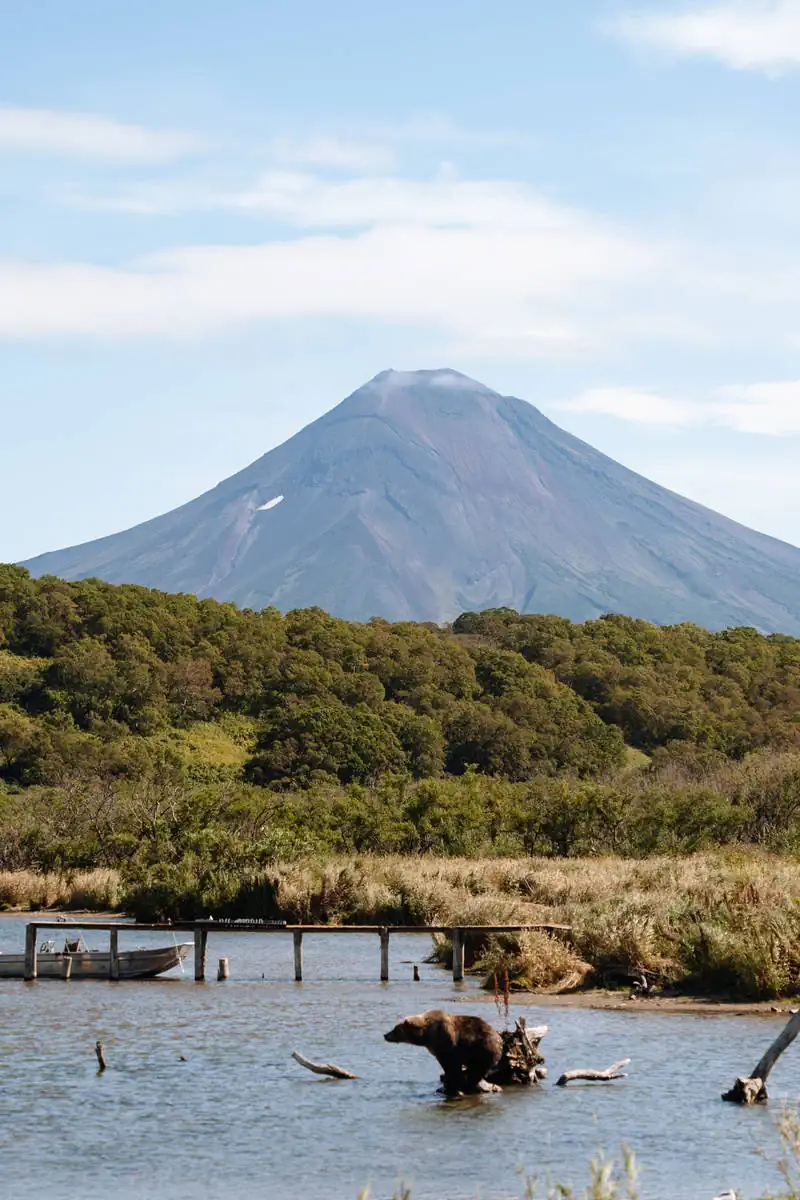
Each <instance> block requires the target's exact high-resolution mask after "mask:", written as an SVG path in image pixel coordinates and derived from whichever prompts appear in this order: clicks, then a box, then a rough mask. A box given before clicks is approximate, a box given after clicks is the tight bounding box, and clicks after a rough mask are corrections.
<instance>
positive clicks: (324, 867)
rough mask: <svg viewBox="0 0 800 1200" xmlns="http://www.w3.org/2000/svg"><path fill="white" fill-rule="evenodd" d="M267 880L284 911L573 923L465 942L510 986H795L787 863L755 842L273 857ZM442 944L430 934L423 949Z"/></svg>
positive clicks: (432, 920) (798, 981)
mask: <svg viewBox="0 0 800 1200" xmlns="http://www.w3.org/2000/svg"><path fill="white" fill-rule="evenodd" d="M270 884H271V891H272V896H273V908H272V912H273V914H274V915H277V914H280V915H281V916H284V917H286V918H287V919H289V920H298V921H336V922H343V923H360V922H363V923H370V922H375V923H379V922H386V923H392V922H396V923H408V924H442V925H485V924H534V923H536V922H539V921H541V922H555V923H560V924H566V925H570V926H571V927H572V931H573V935H572V942H571V944H565V943H564V942H563V941H560V940H557V939H554V938H553V937H551V936H550V935H548V934H544V933H535V934H529V935H524V936H523V937H513V936H508V937H503V938H500V939H488V938H487V939H486V940H485V941H484V942H483V944H480V943H478V942H477V941H475V942H473V945H472V947H471V952H472V961H473V962H475V961H476V960H477V964H478V966H479V967H480V968H481V969H483V970H484V971H485V974H486V975H487V980H488V981H491V978H492V976H493V974H494V973H495V972H500V974H501V975H502V974H503V973H505V972H506V971H507V972H508V976H509V979H510V980H511V982H512V984H515V985H516V986H520V987H527V988H541V989H559V988H562V989H563V988H565V987H568V986H572V987H574V986H577V985H578V984H579V983H581V982H582V981H585V982H591V983H594V984H597V983H603V982H605V981H607V980H609V981H610V980H613V979H615V978H618V977H619V975H620V971H622V972H624V971H631V972H634V971H635V970H637V969H644V970H647V971H652V972H653V973H654V974H655V975H656V976H657V978H658V979H659V980H660V981H661V982H662V983H667V984H670V983H671V984H676V985H680V986H681V987H682V988H683V989H684V990H687V991H697V992H704V993H718V994H729V995H737V996H741V997H751V998H754V999H756V998H768V997H775V996H782V995H790V994H797V993H798V992H800V910H799V909H798V905H797V903H796V899H795V898H796V897H800V863H798V862H796V861H794V860H792V859H789V858H784V857H779V856H775V855H770V854H767V853H762V852H754V851H752V850H748V851H741V850H737V851H724V852H718V853H709V854H698V855H693V856H690V857H684V858H653V859H647V860H633V859H616V858H592V859H561V860H559V859H485V860H471V859H436V858H391V857H386V858H379V857H375V858H372V857H369V856H365V857H361V858H358V859H349V860H344V859H341V860H336V859H334V860H330V859H329V860H325V861H308V862H300V863H293V864H287V865H284V866H278V867H276V868H275V869H273V870H272V871H271V872H270ZM468 954H469V948H468ZM449 955H450V947H449V945H448V944H447V943H446V942H444V941H442V942H440V944H439V945H438V946H437V950H436V957H437V958H438V959H439V960H440V961H443V962H446V961H448V959H449ZM469 962H470V958H469V957H468V965H469ZM590 968H591V971H590Z"/></svg>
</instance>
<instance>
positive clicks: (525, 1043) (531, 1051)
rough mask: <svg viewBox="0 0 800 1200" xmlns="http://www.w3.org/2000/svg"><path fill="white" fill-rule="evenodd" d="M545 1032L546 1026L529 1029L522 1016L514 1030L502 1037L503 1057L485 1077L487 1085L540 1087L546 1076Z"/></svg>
mask: <svg viewBox="0 0 800 1200" xmlns="http://www.w3.org/2000/svg"><path fill="white" fill-rule="evenodd" d="M546 1033H547V1026H546V1025H535V1026H534V1027H533V1028H532V1029H528V1026H527V1023H526V1021H525V1018H524V1017H520V1018H519V1020H518V1021H517V1023H516V1026H515V1027H514V1029H506V1030H505V1031H504V1032H503V1033H501V1034H500V1036H501V1038H502V1039H503V1056H502V1058H501V1059H500V1062H499V1063H498V1064H497V1066H496V1067H494V1068H493V1069H492V1070H491V1071H490V1072H489V1074H488V1075H487V1076H486V1082H487V1083H494V1084H498V1085H499V1086H500V1087H508V1086H509V1085H510V1084H522V1085H524V1086H529V1085H530V1084H538V1083H539V1081H540V1080H541V1079H544V1078H545V1077H546V1075H547V1072H546V1070H545V1069H544V1067H543V1066H542V1064H543V1063H544V1056H543V1055H542V1054H541V1052H540V1050H539V1043H540V1042H541V1040H542V1038H543V1037H544V1035H545V1034H546Z"/></svg>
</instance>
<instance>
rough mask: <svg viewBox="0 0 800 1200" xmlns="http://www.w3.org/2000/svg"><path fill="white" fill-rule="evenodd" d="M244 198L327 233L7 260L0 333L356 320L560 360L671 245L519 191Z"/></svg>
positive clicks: (336, 186)
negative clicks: (144, 252)
mask: <svg viewBox="0 0 800 1200" xmlns="http://www.w3.org/2000/svg"><path fill="white" fill-rule="evenodd" d="M226 202H227V203H229V202H231V199H230V198H227V199H226ZM215 203H216V201H215ZM237 203H239V204H241V205H243V206H252V207H254V208H257V209H258V211H259V212H261V213H263V214H265V215H267V216H269V217H270V218H272V219H273V220H276V219H277V220H279V221H281V222H283V223H285V224H293V225H295V226H299V227H301V228H302V229H303V230H309V231H312V230H313V231H314V233H313V234H312V233H305V234H303V235H298V236H295V237H293V238H286V239H283V240H273V241H269V242H262V243H259V244H255V245H244V246H242V245H240V246H235V245H219V246H193V247H186V248H181V249H175V250H172V251H170V252H168V253H162V254H160V255H158V256H154V257H150V258H147V259H142V260H138V261H136V262H133V263H131V264H130V265H128V266H123V267H118V268H111V267H105V266H98V265H93V264H90V263H63V264H52V265H38V264H36V265H31V264H26V263H20V262H6V263H5V264H3V263H0V336H3V337H6V338H36V337H40V336H60V335H82V336H88V337H114V338H118V337H126V336H151V337H185V336H192V335H195V334H204V333H208V332H213V331H215V330H224V329H227V328H231V327H233V326H236V325H240V324H242V323H246V322H252V321H264V320H274V319H278V318H292V317H306V316H343V317H358V318H363V319H368V320H369V319H371V320H376V321H382V322H392V323H398V324H409V325H428V326H432V327H433V328H435V329H438V330H439V331H444V332H446V333H448V334H449V335H450V336H451V337H453V338H456V339H461V340H463V341H468V342H472V343H475V344H483V345H484V346H491V345H493V346H495V348H496V351H495V352H496V353H501V354H504V353H506V352H507V348H508V345H509V343H513V346H514V353H515V354H517V355H519V354H526V355H528V356H532V357H536V356H539V355H541V354H543V353H554V354H557V355H559V356H561V355H569V354H571V353H576V352H581V351H582V350H583V349H584V348H585V346H586V345H587V344H589V343H590V344H592V345H593V346H596V345H597V344H598V343H601V342H602V338H603V329H604V324H603V322H604V320H605V319H606V314H607V312H608V311H609V307H610V305H609V301H610V299H611V298H612V297H616V296H617V295H618V294H620V293H623V292H624V291H625V289H627V288H629V287H634V286H637V285H641V284H642V283H644V282H645V281H646V280H648V279H649V278H651V277H652V275H653V274H654V273H655V272H657V271H658V269H659V266H660V258H659V251H658V250H656V249H654V248H652V247H650V246H648V245H647V244H645V243H640V242H638V241H636V240H635V239H633V238H630V237H627V236H626V235H625V234H624V233H622V232H620V231H618V230H616V229H614V228H613V227H611V226H606V225H604V224H603V223H602V222H599V221H595V220H593V219H592V218H590V217H588V216H587V215H585V214H583V213H581V212H577V211H574V210H571V209H568V208H561V207H558V206H557V205H555V204H553V203H551V202H549V201H545V200H542V199H541V198H540V197H538V196H537V195H536V194H535V193H532V192H531V191H529V190H528V189H525V188H522V187H518V186H516V185H511V184H503V183H471V182H459V181H432V182H429V183H420V182H414V181H408V180H397V179H380V178H378V179H364V180H355V181H346V182H344V183H331V182H326V181H324V180H320V179H318V178H316V177H313V176H305V175H292V174H290V175H284V174H272V175H270V176H268V177H267V178H266V179H265V180H263V181H262V183H261V184H260V185H259V187H258V188H256V189H253V190H252V191H250V192H247V193H242V194H241V195H240V196H239V198H238V201H237ZM323 231H324V232H323ZM618 316H619V314H618V313H617V314H615V318H614V319H615V320H616V319H618Z"/></svg>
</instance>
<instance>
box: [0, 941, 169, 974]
mask: <svg viewBox="0 0 800 1200" xmlns="http://www.w3.org/2000/svg"><path fill="white" fill-rule="evenodd" d="M190 946H191V943H190V942H180V943H178V944H177V945H174V946H158V947H155V948H154V949H152V950H122V951H120V953H119V954H118V955H117V958H118V960H119V978H120V979H153V978H154V977H155V976H156V975H163V974H164V972H165V971H171V970H172V968H173V967H177V966H178V965H179V964H180V963H182V962H183V960H184V959H185V958H186V955H187V954H188V953H189V949H190ZM67 959H70V960H71V962H72V969H71V972H70V979H110V978H111V955H110V953H109V952H108V951H107V950H106V951H102V950H83V951H78V952H77V953H75V954H54V953H53V952H52V951H41V952H40V953H39V954H37V956H36V970H37V974H38V977H39V979H63V978H64V974H65V962H66V960H67ZM24 978H25V955H24V954H0V979H24Z"/></svg>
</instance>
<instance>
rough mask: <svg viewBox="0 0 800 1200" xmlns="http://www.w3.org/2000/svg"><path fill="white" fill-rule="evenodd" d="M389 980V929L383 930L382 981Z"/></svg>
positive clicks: (386, 981)
mask: <svg viewBox="0 0 800 1200" xmlns="http://www.w3.org/2000/svg"><path fill="white" fill-rule="evenodd" d="M388 982H389V930H388V929H382V930H381V983H388Z"/></svg>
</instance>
